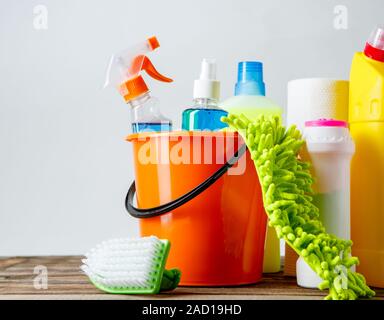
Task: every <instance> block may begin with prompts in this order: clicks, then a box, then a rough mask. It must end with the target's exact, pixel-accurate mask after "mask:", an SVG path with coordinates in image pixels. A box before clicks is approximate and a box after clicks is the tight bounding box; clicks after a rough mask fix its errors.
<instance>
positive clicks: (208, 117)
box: [182, 59, 227, 131]
mask: <svg viewBox="0 0 384 320" xmlns="http://www.w3.org/2000/svg"><path fill="white" fill-rule="evenodd" d="M193 98H194V99H193V106H192V107H191V108H188V109H185V110H184V112H183V114H182V129H183V130H189V131H191V130H210V131H215V130H220V129H222V128H225V127H227V124H225V123H223V122H221V120H220V118H221V117H222V116H226V115H227V112H226V111H224V110H222V109H221V108H219V106H218V101H219V98H220V82H219V81H217V80H216V62H215V61H214V60H212V59H203V61H202V63H201V73H200V78H199V79H198V80H195V83H194V90H193Z"/></svg>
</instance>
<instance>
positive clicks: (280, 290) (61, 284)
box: [0, 256, 384, 300]
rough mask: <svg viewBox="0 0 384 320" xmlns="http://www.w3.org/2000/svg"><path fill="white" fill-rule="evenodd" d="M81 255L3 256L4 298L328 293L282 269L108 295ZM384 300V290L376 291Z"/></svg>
mask: <svg viewBox="0 0 384 320" xmlns="http://www.w3.org/2000/svg"><path fill="white" fill-rule="evenodd" d="M80 259H81V257H79V256H52V257H11V258H0V299H178V300H179V299H198V300H205V299H208V300H211V299H220V300H236V299H303V300H305V299H322V298H323V297H324V296H325V295H326V292H321V291H320V290H317V289H303V288H300V287H298V286H297V285H296V279H295V278H294V277H287V276H284V275H283V273H282V272H280V273H275V274H265V275H264V278H263V280H262V281H261V282H259V283H257V284H253V285H247V286H239V287H225V288H224V287H210V288H204V287H178V288H177V289H176V290H174V291H172V292H167V293H161V294H158V295H149V296H148V295H134V296H133V295H111V294H105V293H103V292H101V291H99V290H98V289H96V288H95V287H94V286H93V285H92V284H90V283H89V281H88V278H87V277H86V276H85V275H84V274H82V273H81V271H80V269H79V266H80V264H81V262H80ZM36 266H45V267H46V268H47V271H48V288H46V289H44V288H42V289H36V288H35V285H34V283H35V282H36V280H35V279H36V276H37V274H36V273H34V272H36V269H35V267H36ZM375 298H376V299H383V300H384V289H377V290H376V297H375Z"/></svg>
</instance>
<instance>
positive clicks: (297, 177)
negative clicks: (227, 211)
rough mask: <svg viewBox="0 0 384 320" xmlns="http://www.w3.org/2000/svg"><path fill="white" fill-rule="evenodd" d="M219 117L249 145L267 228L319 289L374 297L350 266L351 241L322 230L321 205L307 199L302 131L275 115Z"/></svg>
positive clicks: (345, 296)
mask: <svg viewBox="0 0 384 320" xmlns="http://www.w3.org/2000/svg"><path fill="white" fill-rule="evenodd" d="M222 121H223V122H225V123H227V124H228V125H229V127H230V128H231V129H233V130H236V131H238V132H239V133H240V134H241V135H242V137H243V138H244V140H245V142H246V144H247V147H248V149H249V151H250V153H251V156H252V159H253V161H254V164H255V167H256V170H257V173H258V176H259V179H260V183H261V186H262V191H263V201H264V207H265V210H266V212H267V214H268V217H269V224H270V226H273V227H275V229H276V232H277V235H278V237H279V238H280V239H284V240H285V241H286V242H287V243H288V244H289V246H291V247H292V248H293V249H294V250H295V251H296V252H297V253H298V254H299V255H300V256H301V257H303V258H304V260H305V262H307V263H308V265H309V266H310V267H311V268H312V269H313V270H314V271H315V272H316V273H317V274H318V275H319V276H320V277H321V278H322V279H323V282H322V283H321V284H320V285H319V289H320V290H324V289H329V294H328V296H327V297H326V299H332V300H339V299H342V300H346V299H352V300H354V299H357V298H359V297H367V298H369V297H372V296H374V295H375V292H374V291H372V290H371V289H370V288H369V287H368V286H367V285H366V282H365V279H364V277H363V276H362V275H361V274H359V273H357V272H353V271H351V270H350V268H351V267H352V266H354V265H356V264H358V259H357V258H356V257H352V256H351V246H352V241H350V240H343V239H339V238H337V237H335V236H334V235H330V234H328V233H326V231H325V230H324V227H323V225H322V223H321V221H320V220H319V209H318V208H317V207H316V206H315V205H314V204H313V203H312V202H313V201H312V197H311V194H313V191H312V188H311V185H312V183H313V178H312V176H311V173H310V171H309V167H310V164H309V163H307V162H303V161H300V160H299V159H298V158H297V154H298V152H299V150H300V148H301V146H302V145H303V144H304V140H302V138H301V133H300V131H299V130H297V129H296V127H295V126H292V127H290V128H289V129H288V130H286V128H285V127H284V126H282V125H281V123H280V118H279V117H272V118H264V117H263V116H261V117H260V118H259V119H258V120H257V121H255V122H251V121H250V120H249V119H248V118H247V117H245V116H244V115H241V116H236V115H232V114H229V115H228V116H227V117H223V118H222Z"/></svg>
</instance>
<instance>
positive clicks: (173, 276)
mask: <svg viewBox="0 0 384 320" xmlns="http://www.w3.org/2000/svg"><path fill="white" fill-rule="evenodd" d="M180 278H181V271H180V270H179V269H170V270H164V272H163V278H162V279H161V285H160V291H168V290H173V289H175V288H176V287H177V286H178V284H179V282H180Z"/></svg>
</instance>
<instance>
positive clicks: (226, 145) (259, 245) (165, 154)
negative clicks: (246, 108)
mask: <svg viewBox="0 0 384 320" xmlns="http://www.w3.org/2000/svg"><path fill="white" fill-rule="evenodd" d="M127 140H128V141H130V142H132V144H133V154H134V167H135V168H134V169H135V178H136V181H135V182H134V183H133V184H132V185H131V188H130V190H129V192H128V194H127V198H126V207H127V210H128V212H129V213H130V214H131V215H133V216H134V217H136V218H140V230H141V235H142V236H150V235H156V236H157V237H159V238H163V239H169V240H170V241H171V245H172V248H171V251H170V254H169V257H168V261H167V268H179V269H180V270H181V272H182V277H181V282H180V284H181V285H185V286H227V285H228V286H229V285H241V284H250V283H255V282H258V281H259V280H260V279H261V276H262V268H263V256H264V243H265V233H266V224H267V215H266V214H265V211H264V207H263V200H262V193H261V187H260V183H259V179H258V176H257V173H256V170H255V167H254V164H253V161H252V159H251V157H250V154H249V152H248V151H247V149H246V147H245V144H244V141H243V140H242V138H241V137H240V136H239V135H238V134H237V133H231V132H188V131H184V132H161V133H160V132H158V133H140V134H133V135H130V136H129V137H128V138H127ZM136 190H137V192H136V193H137V195H136V197H137V206H138V208H135V206H134V205H133V198H134V194H135V191H136Z"/></svg>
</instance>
